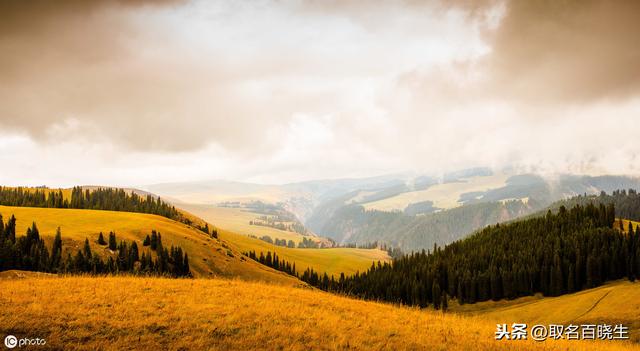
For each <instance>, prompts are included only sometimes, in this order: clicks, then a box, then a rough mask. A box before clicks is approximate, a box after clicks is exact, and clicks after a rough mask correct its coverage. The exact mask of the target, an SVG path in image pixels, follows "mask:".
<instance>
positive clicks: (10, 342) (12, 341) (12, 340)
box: [4, 335, 18, 349]
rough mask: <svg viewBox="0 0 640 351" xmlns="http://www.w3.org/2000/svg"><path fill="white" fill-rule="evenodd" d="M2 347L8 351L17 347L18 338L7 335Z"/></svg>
mask: <svg viewBox="0 0 640 351" xmlns="http://www.w3.org/2000/svg"><path fill="white" fill-rule="evenodd" d="M4 346H6V347H8V348H10V349H12V348H14V347H16V346H18V338H16V337H15V336H13V335H7V337H6V338H4Z"/></svg>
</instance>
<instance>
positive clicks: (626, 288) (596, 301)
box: [451, 280, 640, 343]
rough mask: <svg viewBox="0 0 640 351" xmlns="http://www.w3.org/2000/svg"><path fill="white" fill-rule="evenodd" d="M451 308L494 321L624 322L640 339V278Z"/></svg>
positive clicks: (632, 333) (639, 339)
mask: <svg viewBox="0 0 640 351" xmlns="http://www.w3.org/2000/svg"><path fill="white" fill-rule="evenodd" d="M451 310H452V311H456V312H460V313H465V314H475V315H480V316H482V317H483V318H486V319H489V320H493V321H495V322H496V323H507V322H513V321H518V322H520V321H521V322H526V323H530V324H545V323H546V324H549V323H555V324H565V325H566V324H569V323H573V324H590V323H593V324H598V323H608V324H620V323H622V324H624V325H626V326H628V327H629V331H630V336H631V339H632V340H633V341H635V342H636V343H639V342H640V282H634V283H631V282H629V281H628V280H620V281H616V282H611V283H608V284H606V285H603V286H600V287H597V288H594V289H589V290H584V291H580V292H577V293H574V294H567V295H562V296H559V297H544V298H543V297H542V296H541V295H536V296H528V297H523V298H519V299H515V300H512V301H507V300H501V301H497V302H493V301H488V302H481V303H476V304H473V305H462V306H459V305H457V304H452V306H451Z"/></svg>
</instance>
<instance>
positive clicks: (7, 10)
mask: <svg viewBox="0 0 640 351" xmlns="http://www.w3.org/2000/svg"><path fill="white" fill-rule="evenodd" d="M472 4H473V5H472ZM639 37H640V2H632V1H615V2H612V1H563V2H558V1H535V2H534V1H531V2H524V1H521V2H516V1H499V0H495V1H494V0H486V1H480V2H473V1H464V0H460V1H454V2H449V1H428V2H419V1H409V0H407V1H392V2H379V1H302V0H295V1H294V0H291V1H275V0H261V1H252V2H235V1H216V2H208V1H199V0H195V1H161V2H155V1H144V0H139V1H95V2H87V1H80V0H76V1H57V2H49V1H28V2H27V1H14V0H0V53H1V54H0V165H1V166H0V167H2V171H1V172H0V184H3V185H40V184H46V185H49V186H71V185H75V184H101V185H120V186H135V185H141V184H151V183H161V182H177V181H190V180H205V179H232V180H240V181H251V182H265V183H286V182H295V181H302V180H309V179H318V178H337V177H362V176H374V175H379V174H385V173H394V172H405V171H413V172H426V173H438V172H446V171H452V170H457V169H462V168H471V167H478V166H487V167H492V168H494V169H500V168H503V167H513V168H515V169H519V170H524V171H534V172H540V173H569V172H570V173H581V174H604V173H608V174H629V175H639V174H640V166H639V162H638V157H639V155H640V141H638V135H640V123H639V121H640V46H639V45H637V38H639Z"/></svg>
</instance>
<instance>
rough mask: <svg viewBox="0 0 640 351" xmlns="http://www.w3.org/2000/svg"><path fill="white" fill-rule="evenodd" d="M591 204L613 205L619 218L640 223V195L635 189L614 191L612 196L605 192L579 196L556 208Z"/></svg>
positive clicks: (561, 202)
mask: <svg viewBox="0 0 640 351" xmlns="http://www.w3.org/2000/svg"><path fill="white" fill-rule="evenodd" d="M589 203H599V204H604V205H609V204H613V205H614V206H615V208H616V215H617V216H618V217H620V218H625V219H630V220H633V221H640V194H638V192H637V191H636V190H634V189H629V190H614V191H613V192H612V193H611V195H608V194H607V193H605V192H604V191H602V192H600V195H586V194H585V195H579V196H576V197H573V198H571V199H568V200H563V201H559V202H558V203H556V204H555V206H554V207H559V206H565V207H572V206H575V205H582V206H586V205H587V204H589Z"/></svg>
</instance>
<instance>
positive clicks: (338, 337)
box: [0, 275, 640, 350]
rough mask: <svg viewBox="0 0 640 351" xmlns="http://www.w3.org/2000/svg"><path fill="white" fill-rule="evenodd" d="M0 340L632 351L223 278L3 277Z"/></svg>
mask: <svg viewBox="0 0 640 351" xmlns="http://www.w3.org/2000/svg"><path fill="white" fill-rule="evenodd" d="M0 282H2V289H0V305H1V306H3V308H2V309H1V310H0V334H2V335H7V334H12V335H15V336H17V337H19V338H21V337H30V338H35V337H40V338H45V339H46V340H47V347H46V348H43V349H65V350H66V349H76V350H125V349H126V350H131V349H145V350H151V349H154V350H525V349H526V350H538V349H539V350H639V349H640V347H639V346H638V345H637V344H636V345H633V344H631V343H629V342H622V341H609V342H597V341H596V342H593V341H592V342H583V341H545V342H542V343H536V342H534V341H531V340H529V341H496V340H495V339H494V332H495V323H493V322H492V321H490V320H487V319H484V318H482V317H475V316H461V315H456V314H450V313H447V314H443V313H441V312H438V311H431V310H419V309H416V308H407V307H397V306H393V305H389V304H382V303H376V302H367V301H362V300H356V299H351V298H347V297H342V296H337V295H332V294H329V293H325V292H321V291H317V290H312V289H308V288H292V287H285V286H281V285H271V284H264V283H256V282H246V281H240V280H227V279H165V278H139V277H138V278H135V277H78V276H76V277H56V276H43V275H35V276H32V277H28V278H25V279H4V280H0Z"/></svg>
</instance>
